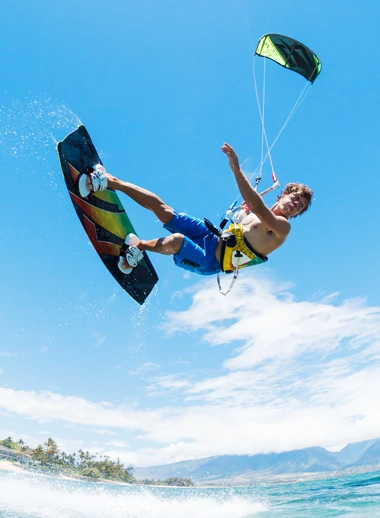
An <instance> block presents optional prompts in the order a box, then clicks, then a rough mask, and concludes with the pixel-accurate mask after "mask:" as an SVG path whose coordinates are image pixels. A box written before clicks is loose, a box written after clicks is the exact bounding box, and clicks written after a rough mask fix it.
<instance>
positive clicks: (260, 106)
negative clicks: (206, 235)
mask: <svg viewBox="0 0 380 518" xmlns="http://www.w3.org/2000/svg"><path fill="white" fill-rule="evenodd" d="M256 55H257V54H254V55H253V63H252V70H253V81H254V86H255V95H256V101H257V107H258V111H259V115H260V121H261V160H260V162H259V164H258V165H257V167H256V168H255V170H254V171H253V173H251V174H250V175H248V178H249V179H250V180H251V179H252V178H253V176H255V187H254V188H255V190H256V191H257V189H258V186H259V183H260V181H261V177H262V171H263V166H264V164H265V162H266V161H267V160H268V159H269V162H270V166H271V170H272V180H273V184H272V185H271V187H269V188H268V189H265V190H264V191H262V192H260V196H264V195H265V194H267V193H268V192H270V191H273V190H274V189H277V188H278V187H280V183H279V182H278V180H277V177H276V173H275V171H274V165H273V159H272V155H271V151H272V149H273V148H274V146H275V145H276V143H277V141H278V139H279V138H280V136H281V134H282V132H283V131H284V129H285V128H286V126H287V125H288V124H289V122H290V120H291V119H292V117H293V115H294V114H295V113H296V111H297V110H298V108H299V107H300V106H301V104H302V103H303V101H304V100H305V98H306V96H307V95H308V93H309V91H310V89H311V86H312V83H311V82H310V81H309V80H308V81H307V83H306V85H305V86H304V87H303V89H302V91H301V93H300V95H299V96H298V98H297V100H296V101H295V103H294V105H293V107H292V109H291V110H290V112H289V115H288V116H287V118H286V119H285V122H284V123H283V125H282V127H281V128H280V130H279V132H278V133H277V135H276V137H275V139H274V140H273V142H272V144H270V145H269V141H268V137H267V132H266V129H265V86H266V59H264V65H263V87H262V88H263V92H262V101H261V103H260V96H259V89H258V86H257V79H256V69H255V61H256V60H255V57H256ZM316 70H317V65H315V67H314V70H313V72H312V73H311V75H310V79H311V78H312V77H313V76H314V74H315V72H316ZM264 145H265V146H266V152H265V154H264ZM240 198H241V195H240V194H239V195H238V197H237V198H236V199H235V200H234V202H233V203H232V204H231V205H230V207H229V209H228V210H227V211H226V217H227V219H230V218H229V217H230V216H231V215H232V214H233V213H234V212H237V211H239V210H240V207H239V206H238V207H236V205H237V203H238V201H239V199H240ZM226 217H224V218H223V220H222V224H223V223H224V224H225V222H226ZM222 224H221V226H222ZM222 228H223V227H222Z"/></svg>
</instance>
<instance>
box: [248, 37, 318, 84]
mask: <svg viewBox="0 0 380 518" xmlns="http://www.w3.org/2000/svg"><path fill="white" fill-rule="evenodd" d="M255 54H256V55H258V56H262V57H263V58H268V59H271V60H273V61H275V62H276V63H278V64H279V65H281V66H283V67H285V68H288V69H289V70H293V71H294V72H297V73H298V74H301V76H303V77H304V78H305V79H307V80H308V81H310V83H314V81H315V80H316V79H317V77H318V76H319V74H320V72H321V70H322V63H321V62H320V60H319V58H318V56H317V55H316V54H314V52H313V51H312V50H310V49H309V48H308V47H306V45H303V43H300V42H299V41H297V40H294V39H293V38H289V37H288V36H282V35H281V34H266V35H265V36H263V37H262V38H261V39H260V41H259V43H258V44H257V48H256V51H255Z"/></svg>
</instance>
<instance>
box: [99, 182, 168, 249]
mask: <svg viewBox="0 0 380 518" xmlns="http://www.w3.org/2000/svg"><path fill="white" fill-rule="evenodd" d="M107 182H108V187H109V188H110V189H114V190H115V191H121V192H123V193H124V194H126V195H127V196H129V197H130V198H132V200H134V201H135V202H137V203H138V204H139V205H141V206H142V207H144V208H145V209H149V210H151V211H152V212H154V214H155V215H156V216H157V218H158V219H159V220H160V221H161V223H163V224H164V225H166V223H169V221H171V220H172V219H173V216H174V210H173V209H172V207H169V205H166V203H164V202H163V201H162V200H161V198H159V197H158V196H157V194H154V193H153V192H150V191H147V190H146V189H143V188H142V187H139V186H137V185H133V184H132V183H128V182H123V181H122V180H119V179H118V178H116V177H115V176H112V175H110V174H107ZM169 237H170V236H169ZM158 247H159V245H158ZM139 248H140V246H139ZM146 250H148V248H146ZM152 251H156V250H152ZM159 253H165V252H159ZM169 253H172V252H169Z"/></svg>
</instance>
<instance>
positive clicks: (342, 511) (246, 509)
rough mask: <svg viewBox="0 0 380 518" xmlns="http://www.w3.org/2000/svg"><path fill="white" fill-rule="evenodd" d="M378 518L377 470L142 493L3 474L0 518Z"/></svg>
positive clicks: (0, 478) (134, 489)
mask: <svg viewBox="0 0 380 518" xmlns="http://www.w3.org/2000/svg"><path fill="white" fill-rule="evenodd" d="M257 516H259V517H260V516H262V517H265V518H272V517H281V518H282V517H283V518H287V517H291V518H294V517H303V518H307V517H317V516H318V517H319V518H325V517H332V516H349V517H355V518H363V517H370V518H376V517H380V471H376V472H371V473H360V474H355V475H340V476H334V477H330V478H325V479H319V480H298V481H296V482H291V483H289V482H287V483H271V484H260V485H256V486H250V487H231V488H230V487H228V488H202V487H200V488H168V487H141V486H123V485H116V484H115V485H113V484H112V485H111V484H98V483H92V482H81V481H70V480H63V479H60V478H53V477H46V476H38V475H32V474H29V473H27V474H20V473H13V472H6V471H0V517H1V518H37V517H38V518H40V517H41V518H249V517H257Z"/></svg>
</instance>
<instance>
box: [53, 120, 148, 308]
mask: <svg viewBox="0 0 380 518" xmlns="http://www.w3.org/2000/svg"><path fill="white" fill-rule="evenodd" d="M57 151H58V155H59V159H60V162H61V168H62V172H63V176H64V179H65V182H66V187H67V189H68V191H69V195H70V198H71V201H72V202H73V205H74V208H75V210H76V213H77V215H78V217H79V219H80V222H81V223H82V225H83V228H84V230H85V232H86V234H87V236H88V238H89V239H90V241H91V243H92V245H93V246H94V248H95V250H96V251H97V253H98V254H99V257H100V258H101V260H102V261H103V263H104V265H105V266H106V268H107V269H108V271H109V272H110V273H111V275H113V277H114V278H115V279H116V281H117V282H118V283H119V284H120V286H121V287H122V288H124V289H125V291H127V292H128V293H129V295H130V296H131V297H132V298H134V299H135V300H136V302H138V303H139V304H143V303H144V301H145V299H146V298H147V297H148V295H149V294H150V292H151V291H152V289H153V287H154V285H155V284H156V283H157V281H158V277H157V274H156V272H155V270H154V268H153V266H152V263H151V262H150V260H149V257H148V256H147V254H146V252H144V259H143V260H141V261H140V262H139V263H138V265H137V266H136V268H134V269H133V270H132V272H131V273H130V274H129V275H126V274H124V273H122V272H121V271H120V270H119V268H118V266H117V263H118V260H119V256H120V249H121V247H122V245H123V244H124V240H125V237H126V235H127V234H129V233H133V234H136V231H135V229H134V227H133V225H132V223H131V221H130V219H129V217H128V216H127V214H126V212H125V210H124V207H123V205H122V204H121V202H120V199H119V196H118V195H117V193H116V192H115V191H113V190H111V189H106V190H105V191H98V192H97V193H94V194H90V195H89V196H88V197H87V198H82V197H81V196H80V195H79V192H78V189H77V181H78V177H79V175H80V174H81V173H83V172H85V171H86V169H87V168H92V167H93V166H94V165H95V164H101V163H102V162H101V160H100V158H99V155H98V153H97V151H96V149H95V146H94V144H93V143H92V140H91V137H90V135H89V134H88V132H87V130H86V128H85V127H84V126H79V127H78V128H77V129H76V130H75V131H73V132H72V133H70V134H69V135H67V137H66V138H65V139H63V140H62V141H61V142H59V143H58V146H57Z"/></svg>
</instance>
